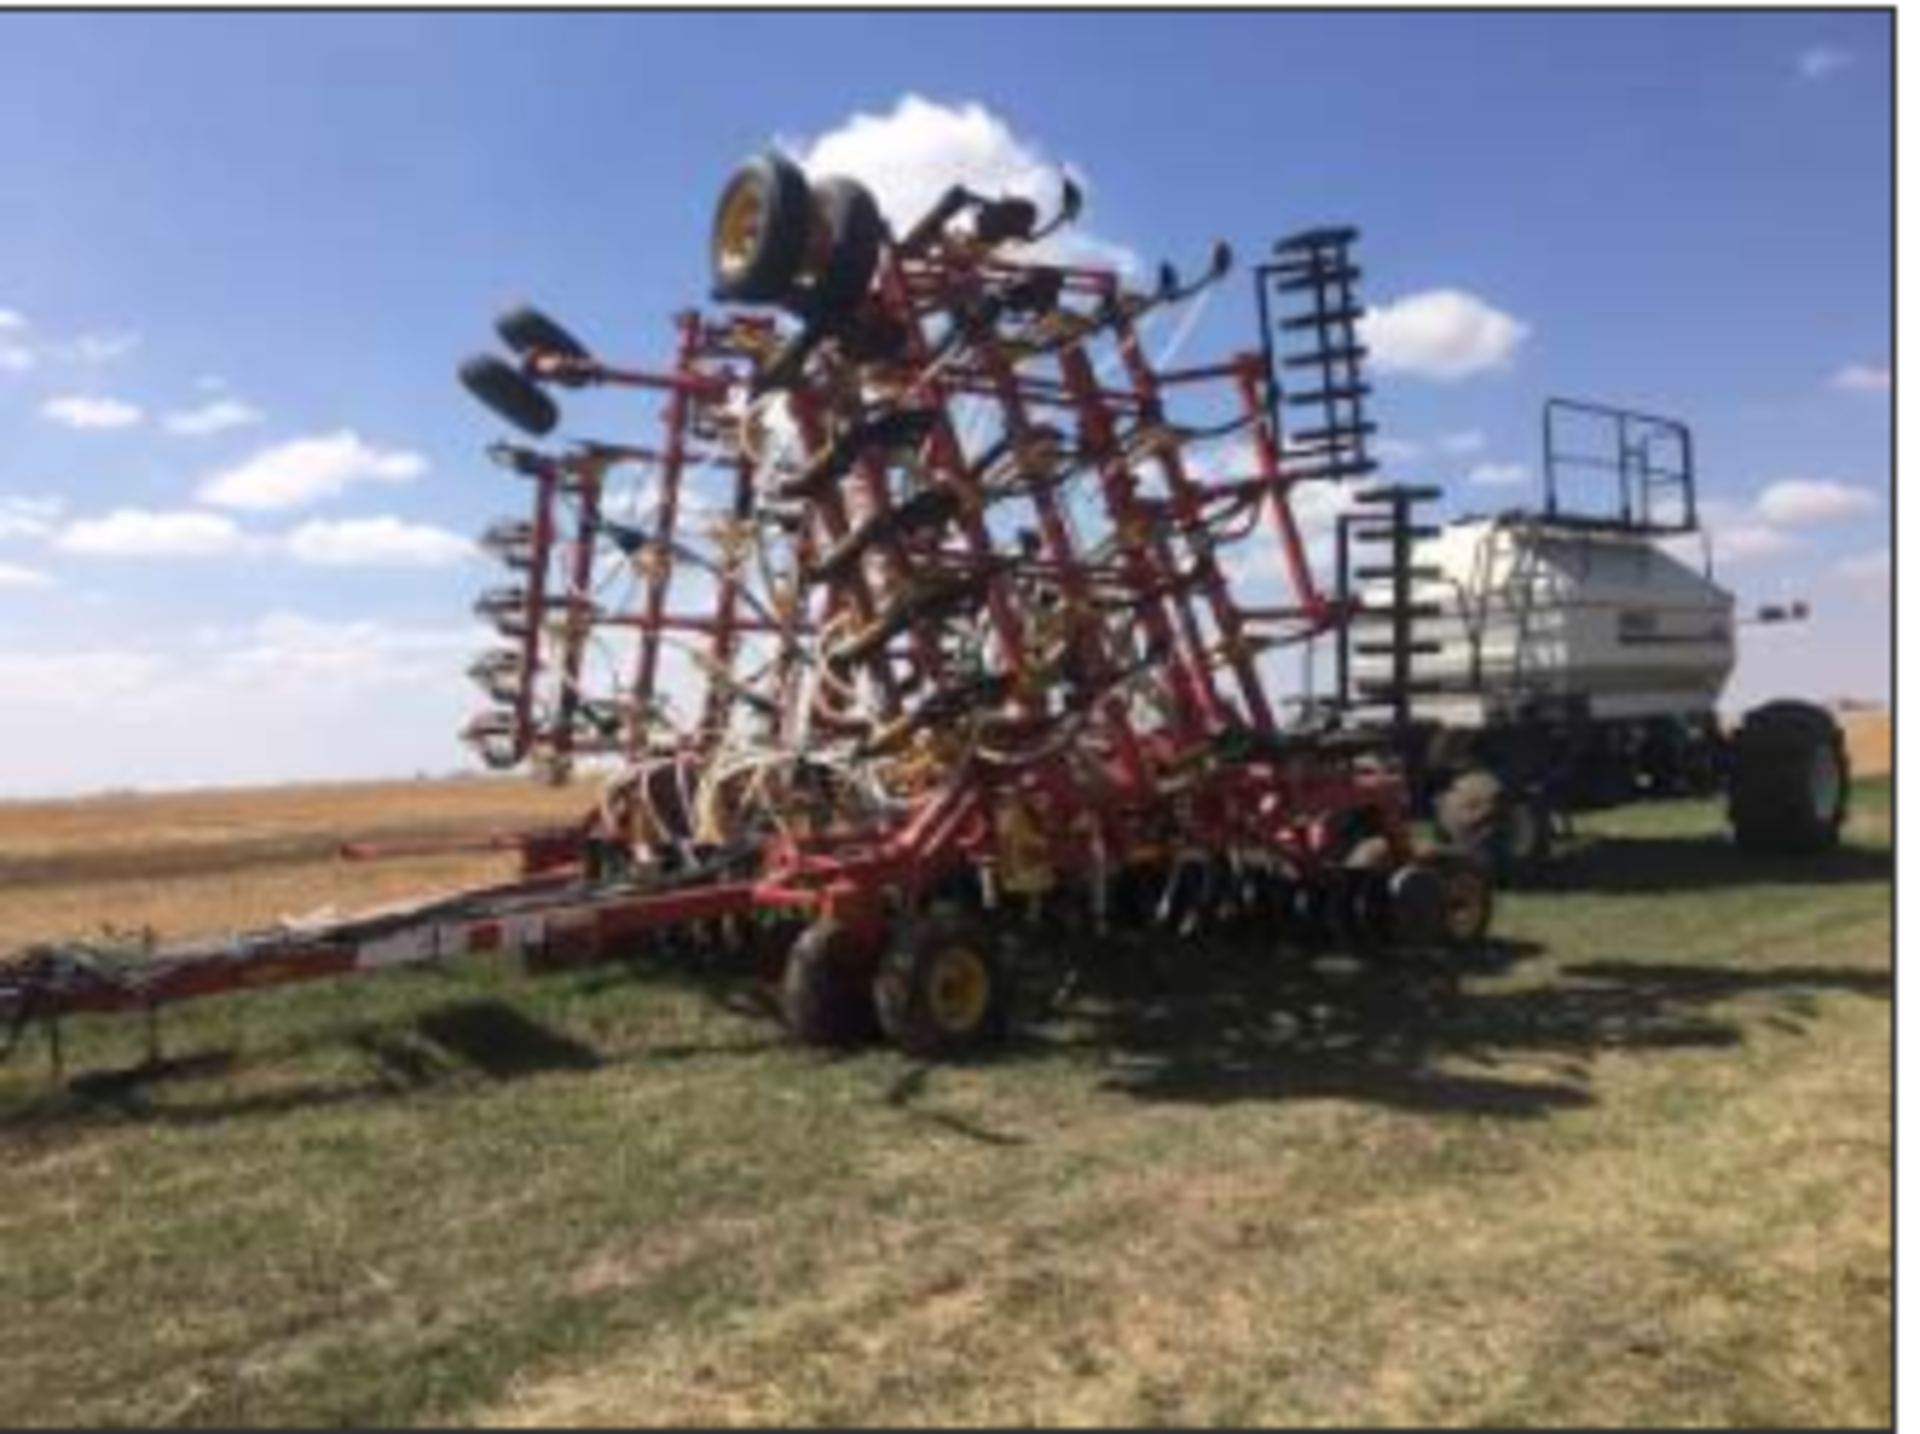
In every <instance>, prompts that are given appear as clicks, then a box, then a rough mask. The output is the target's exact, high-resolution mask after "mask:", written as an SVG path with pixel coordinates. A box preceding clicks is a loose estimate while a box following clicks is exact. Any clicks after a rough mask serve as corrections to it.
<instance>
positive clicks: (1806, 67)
mask: <svg viewBox="0 0 1920 1434" xmlns="http://www.w3.org/2000/svg"><path fill="white" fill-rule="evenodd" d="M1853 61H1854V54H1853V51H1851V50H1847V49H1842V48H1841V47H1840V46H1839V45H1810V46H1808V47H1807V48H1806V49H1804V50H1802V51H1801V52H1800V53H1799V54H1797V55H1795V56H1794V57H1793V65H1794V69H1795V70H1796V71H1797V72H1798V73H1799V75H1800V78H1801V79H1803V80H1807V81H1810V82H1812V83H1816V84H1817V83H1818V82H1819V81H1821V80H1828V79H1832V78H1833V77H1834V76H1835V75H1837V74H1839V73H1840V72H1841V71H1842V70H1846V69H1850V68H1851V67H1852V65H1853Z"/></svg>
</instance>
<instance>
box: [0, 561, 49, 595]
mask: <svg viewBox="0 0 1920 1434" xmlns="http://www.w3.org/2000/svg"><path fill="white" fill-rule="evenodd" d="M53 585H54V583H53V579H52V578H51V577H49V576H47V574H45V573H43V572H41V571H40V570H39V569H38V568H27V567H22V566H21V565H20V564H18V563H0V592H19V591H22V590H25V589H28V588H50V587H52V586H53Z"/></svg>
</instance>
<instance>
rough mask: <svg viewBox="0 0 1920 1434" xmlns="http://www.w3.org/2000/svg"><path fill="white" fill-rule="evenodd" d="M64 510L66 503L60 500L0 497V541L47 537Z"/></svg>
mask: <svg viewBox="0 0 1920 1434" xmlns="http://www.w3.org/2000/svg"><path fill="white" fill-rule="evenodd" d="M66 508H67V505H66V501H65V500H64V499H61V498H51V497H50V498H13V497H7V496H4V495H0V540H5V539H9V538H45V537H49V536H51V535H52V533H53V530H54V526H55V523H56V521H57V520H58V519H59V517H60V515H61V514H62V513H64V512H65V511H66Z"/></svg>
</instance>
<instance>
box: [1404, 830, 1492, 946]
mask: <svg viewBox="0 0 1920 1434" xmlns="http://www.w3.org/2000/svg"><path fill="white" fill-rule="evenodd" d="M1420 864H1421V865H1422V866H1424V867H1425V868H1426V869H1427V870H1428V871H1430V872H1432V873H1433V874H1434V875H1435V876H1436V877H1438V878H1439V879H1440V884H1441V888H1442V914H1441V933H1440V939H1441V942H1442V944H1443V945H1444V946H1445V947H1446V948H1447V949H1448V950H1453V951H1463V950H1472V949H1474V948H1477V947H1479V946H1480V945H1482V944H1483V943H1484V942H1485V941H1486V939H1487V933H1488V932H1489V931H1491V930H1492V929H1493V912H1494V901H1495V897H1494V889H1493V880H1492V877H1491V875H1490V873H1489V872H1488V870H1487V868H1486V866H1485V864H1484V863H1482V862H1480V861H1479V860H1477V859H1476V858H1474V857H1470V856H1467V855H1465V854H1463V853H1461V852H1454V851H1438V852H1431V853H1429V854H1428V855H1426V856H1424V857H1422V858H1421V861H1420Z"/></svg>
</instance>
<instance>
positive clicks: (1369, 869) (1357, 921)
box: [1333, 836, 1393, 954]
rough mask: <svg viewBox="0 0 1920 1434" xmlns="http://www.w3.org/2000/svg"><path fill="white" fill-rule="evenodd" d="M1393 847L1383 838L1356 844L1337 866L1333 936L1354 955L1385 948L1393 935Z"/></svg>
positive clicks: (1368, 839)
mask: <svg viewBox="0 0 1920 1434" xmlns="http://www.w3.org/2000/svg"><path fill="white" fill-rule="evenodd" d="M1392 866H1393V847H1392V846H1391V845H1390V844H1389V843H1388V841H1387V839H1386V838H1385V837H1378V836H1372V837H1366V838H1363V839H1362V840H1361V841H1359V842H1358V843H1357V844H1355V846H1354V847H1353V849H1352V850H1351V851H1349V852H1348V853H1347V854H1346V857H1345V858H1344V859H1343V860H1342V861H1341V863H1340V871H1339V873H1338V875H1337V876H1336V877H1335V878H1334V880H1335V881H1336V882H1337V883H1338V884H1339V885H1338V896H1337V899H1336V900H1335V902H1334V903H1333V913H1334V921H1335V924H1336V930H1335V932H1334V935H1335V936H1336V938H1338V939H1339V940H1340V941H1341V942H1342V943H1344V944H1345V945H1347V946H1349V947H1351V948H1352V949H1353V950H1354V951H1355V952H1357V953H1363V954H1364V953H1366V952H1369V951H1373V950H1375V949H1377V948H1379V947H1381V946H1384V945H1386V944H1387V942H1388V941H1390V940H1391V939H1392V933H1393V902H1392V896H1391V894H1390V892H1389V890H1388V883H1389V878H1388V872H1389V870H1390V869H1391V868H1392Z"/></svg>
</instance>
